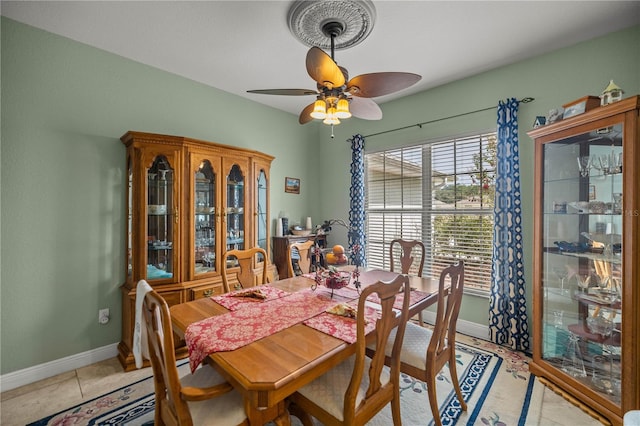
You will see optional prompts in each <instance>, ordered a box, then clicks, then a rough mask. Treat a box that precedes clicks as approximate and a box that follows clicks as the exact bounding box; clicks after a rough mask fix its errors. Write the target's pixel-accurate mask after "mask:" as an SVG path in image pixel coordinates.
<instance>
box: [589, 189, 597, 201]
mask: <svg viewBox="0 0 640 426" xmlns="http://www.w3.org/2000/svg"><path fill="white" fill-rule="evenodd" d="M595 199H596V186H595V185H589V200H595Z"/></svg>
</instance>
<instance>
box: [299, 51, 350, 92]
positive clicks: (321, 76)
mask: <svg viewBox="0 0 640 426" xmlns="http://www.w3.org/2000/svg"><path fill="white" fill-rule="evenodd" d="M307 72H308V73H309V75H310V76H311V78H312V79H314V80H315V81H317V82H318V83H319V84H321V85H322V86H331V87H340V86H343V85H344V83H345V79H344V75H343V74H342V71H341V70H340V67H338V65H337V64H336V63H335V62H334V61H333V59H331V56H329V55H327V54H326V53H325V52H324V51H323V50H322V49H320V48H317V47H312V48H311V49H309V51H308V52H307Z"/></svg>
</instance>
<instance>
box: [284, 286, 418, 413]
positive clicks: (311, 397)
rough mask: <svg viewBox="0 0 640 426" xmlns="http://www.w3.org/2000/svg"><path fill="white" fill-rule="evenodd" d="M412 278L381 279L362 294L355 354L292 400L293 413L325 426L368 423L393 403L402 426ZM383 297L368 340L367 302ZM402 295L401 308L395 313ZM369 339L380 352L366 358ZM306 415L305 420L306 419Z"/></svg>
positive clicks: (290, 399) (359, 302)
mask: <svg viewBox="0 0 640 426" xmlns="http://www.w3.org/2000/svg"><path fill="white" fill-rule="evenodd" d="M410 291H411V289H410V288H409V279H408V277H406V276H403V275H399V276H397V277H396V278H395V279H393V280H392V281H389V282H384V281H378V282H376V283H374V284H372V285H369V286H367V287H366V288H364V289H363V290H362V294H361V295H360V297H359V299H358V307H357V313H356V317H357V318H356V327H357V337H356V342H355V343H354V345H355V354H354V355H352V356H350V357H349V358H347V359H346V360H344V361H343V362H341V363H340V364H338V365H337V366H335V367H333V368H331V369H330V370H328V371H327V372H326V373H324V374H323V375H322V376H320V377H319V378H317V379H315V380H313V381H312V382H311V383H309V384H307V385H305V386H303V387H302V388H300V389H299V390H298V391H296V392H295V393H294V394H293V395H291V396H290V397H289V399H288V402H289V403H290V412H295V413H296V416H298V417H301V418H302V419H303V424H305V425H308V424H311V419H310V418H309V417H308V416H309V415H310V416H313V417H315V418H316V419H317V420H319V421H320V422H321V423H322V424H324V425H364V424H365V423H366V422H367V421H368V420H370V419H371V418H372V417H374V416H375V415H376V413H378V412H379V411H380V410H382V409H383V408H384V407H385V406H386V405H387V404H389V403H391V412H392V417H393V424H394V425H400V424H401V419H400V371H399V368H400V358H399V355H400V348H401V347H402V338H403V336H404V330H405V326H406V324H407V321H408V319H409V299H410ZM372 294H377V295H378V297H379V298H380V302H379V303H380V305H379V306H380V311H379V314H380V318H379V319H378V320H377V321H376V325H375V330H374V331H372V332H371V333H370V334H369V335H366V336H365V322H366V321H365V304H366V305H367V306H368V305H369V303H370V302H367V298H368V297H369V296H371V295H372ZM401 294H402V295H403V303H402V308H401V310H398V309H394V306H393V305H394V303H395V301H396V299H397V298H398V297H399V295H401ZM392 330H396V332H395V333H394V339H393V340H394V342H393V343H392V346H393V349H392V351H391V352H392V355H391V359H390V362H389V365H388V366H387V365H385V355H384V348H385V345H386V343H387V341H388V339H389V336H390V333H391V331H392ZM367 341H371V342H375V347H376V348H377V349H379V350H378V351H377V352H376V354H375V355H374V356H373V357H371V358H369V357H367V356H366V346H367ZM301 413H305V414H306V415H307V417H306V418H305V416H302V415H301Z"/></svg>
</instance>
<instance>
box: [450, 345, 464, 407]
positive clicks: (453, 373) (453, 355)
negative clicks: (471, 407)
mask: <svg viewBox="0 0 640 426" xmlns="http://www.w3.org/2000/svg"><path fill="white" fill-rule="evenodd" d="M453 347H455V342H453ZM453 347H452V349H453ZM449 374H451V382H452V383H453V388H454V389H455V390H456V395H457V396H458V402H459V403H460V408H462V411H467V403H466V402H465V400H464V399H463V398H462V390H461V389H460V383H459V382H458V371H457V370H456V353H455V352H454V351H453V350H452V351H451V357H450V358H449Z"/></svg>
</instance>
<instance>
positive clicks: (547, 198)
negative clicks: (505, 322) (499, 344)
mask: <svg viewBox="0 0 640 426" xmlns="http://www.w3.org/2000/svg"><path fill="white" fill-rule="evenodd" d="M639 109H640V96H634V97H631V98H627V99H624V100H622V101H619V102H616V103H612V104H609V105H605V106H600V107H597V108H595V109H593V110H590V111H587V112H585V113H582V114H580V115H577V116H574V117H571V118H567V119H564V120H561V121H559V122H557V123H553V124H549V125H547V126H543V127H540V128H537V129H534V130H532V131H530V132H529V135H530V136H531V137H532V138H533V139H534V140H535V184H534V185H535V203H534V265H533V266H534V272H533V277H534V289H533V309H534V315H533V326H534V327H533V329H534V338H533V339H534V347H533V361H532V363H531V365H530V370H531V372H532V373H533V374H535V375H536V376H539V377H540V379H541V381H543V382H544V383H545V384H546V385H547V386H549V387H551V388H553V389H554V390H556V391H557V392H558V393H560V394H562V395H563V396H565V397H566V398H567V399H569V400H570V401H572V402H574V403H575V404H577V405H578V406H580V407H581V408H582V409H583V410H585V411H587V412H589V413H590V414H591V415H592V416H594V417H595V418H597V419H599V420H601V421H602V422H603V423H611V424H614V425H620V424H622V417H623V416H624V413H625V412H627V411H629V410H637V409H640V169H639V168H640V119H639V115H638V114H639Z"/></svg>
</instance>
